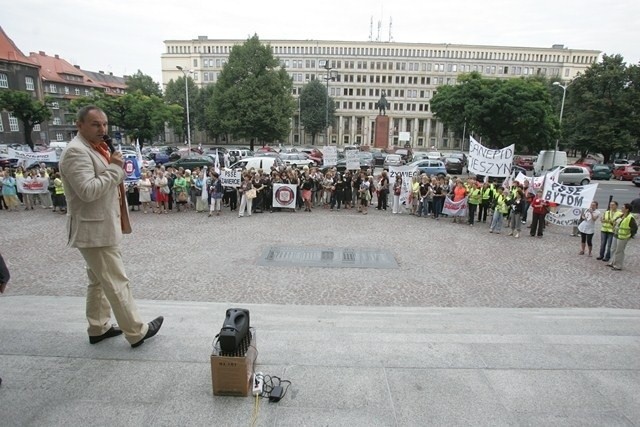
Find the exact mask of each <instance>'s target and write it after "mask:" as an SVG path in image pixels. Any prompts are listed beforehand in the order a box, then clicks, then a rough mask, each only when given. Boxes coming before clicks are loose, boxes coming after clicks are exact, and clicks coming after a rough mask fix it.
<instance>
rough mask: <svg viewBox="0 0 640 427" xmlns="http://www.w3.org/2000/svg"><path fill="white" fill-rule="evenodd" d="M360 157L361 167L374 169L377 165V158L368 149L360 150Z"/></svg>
mask: <svg viewBox="0 0 640 427" xmlns="http://www.w3.org/2000/svg"><path fill="white" fill-rule="evenodd" d="M358 159H360V169H372V170H373V168H374V167H375V165H376V164H375V159H374V157H373V154H371V153H367V152H366V151H360V152H358Z"/></svg>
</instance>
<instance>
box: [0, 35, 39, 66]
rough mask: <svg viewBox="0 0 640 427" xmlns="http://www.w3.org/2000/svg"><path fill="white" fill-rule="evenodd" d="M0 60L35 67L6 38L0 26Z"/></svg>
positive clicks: (11, 41) (7, 37)
mask: <svg viewBox="0 0 640 427" xmlns="http://www.w3.org/2000/svg"><path fill="white" fill-rule="evenodd" d="M0 60H4V61H9V62H19V63H21V64H26V65H31V66H32V67H37V65H36V64H34V63H33V61H31V60H30V59H29V57H27V56H26V55H25V54H24V53H22V51H21V50H20V49H18V46H16V44H15V43H14V42H13V40H11V39H10V38H9V36H7V33H5V32H4V30H3V29H2V27H1V26H0Z"/></svg>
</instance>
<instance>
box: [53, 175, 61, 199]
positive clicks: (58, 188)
mask: <svg viewBox="0 0 640 427" xmlns="http://www.w3.org/2000/svg"><path fill="white" fill-rule="evenodd" d="M53 186H54V187H55V191H56V194H57V195H60V194H64V185H62V180H60V179H58V178H56V179H54V180H53Z"/></svg>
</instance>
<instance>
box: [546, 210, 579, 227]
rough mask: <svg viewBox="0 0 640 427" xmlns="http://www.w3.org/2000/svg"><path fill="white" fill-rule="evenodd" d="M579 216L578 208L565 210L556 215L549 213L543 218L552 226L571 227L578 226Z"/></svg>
mask: <svg viewBox="0 0 640 427" xmlns="http://www.w3.org/2000/svg"><path fill="white" fill-rule="evenodd" d="M581 215H582V209H580V208H566V209H562V210H559V211H558V212H557V213H553V212H549V213H548V214H547V215H546V216H545V220H546V221H547V222H548V223H550V224H553V225H559V226H561V227H571V226H574V225H577V224H578V220H579V219H580V216H581Z"/></svg>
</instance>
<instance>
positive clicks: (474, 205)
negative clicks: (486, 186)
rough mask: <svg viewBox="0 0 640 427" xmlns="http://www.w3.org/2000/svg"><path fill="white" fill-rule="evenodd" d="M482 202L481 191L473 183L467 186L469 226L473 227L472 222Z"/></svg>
mask: <svg viewBox="0 0 640 427" xmlns="http://www.w3.org/2000/svg"><path fill="white" fill-rule="evenodd" d="M481 202H482V189H480V188H478V186H477V185H476V182H475V181H472V182H471V183H470V185H469V200H468V204H469V225H470V226H472V227H473V221H474V219H475V216H476V211H477V210H478V206H479V205H480V203H481Z"/></svg>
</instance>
